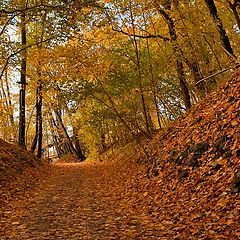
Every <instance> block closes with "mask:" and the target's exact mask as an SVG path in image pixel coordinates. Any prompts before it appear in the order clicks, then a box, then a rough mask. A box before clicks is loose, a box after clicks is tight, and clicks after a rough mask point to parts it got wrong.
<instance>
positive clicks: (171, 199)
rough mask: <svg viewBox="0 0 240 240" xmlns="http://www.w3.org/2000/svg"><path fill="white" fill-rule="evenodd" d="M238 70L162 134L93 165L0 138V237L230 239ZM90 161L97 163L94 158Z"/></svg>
mask: <svg viewBox="0 0 240 240" xmlns="http://www.w3.org/2000/svg"><path fill="white" fill-rule="evenodd" d="M239 126H240V73H236V74H235V75H233V77H232V78H231V79H230V80H229V81H227V82H226V83H225V84H223V85H222V87H221V88H220V89H218V90H217V91H215V92H213V93H211V94H209V95H208V96H207V97H206V98H205V99H203V100H202V101H201V102H199V103H198V104H197V105H196V106H194V107H192V109H191V111H190V112H189V113H187V114H185V115H184V116H182V118H180V119H178V120H177V121H175V122H173V123H172V124H171V125H170V126H169V127H168V128H166V129H162V130H161V131H159V132H157V133H155V135H154V136H153V137H152V139H145V140H143V141H142V146H144V148H145V152H146V153H147V155H148V156H146V154H143V151H142V147H139V146H138V147H136V145H134V144H133V143H131V142H130V143H128V144H127V145H125V146H122V147H119V148H118V149H117V148H115V149H112V150H109V151H108V152H106V153H105V154H104V155H102V156H101V159H96V160H95V161H86V162H83V163H73V162H71V161H68V160H69V159H66V160H67V161H66V162H64V161H62V162H59V163H54V164H52V165H51V166H50V167H49V166H48V164H45V163H41V162H39V160H37V159H36V158H35V157H34V156H33V155H31V154H28V153H27V152H26V153H24V155H23V169H24V171H23V174H19V173H17V172H18V160H17V159H18V152H17V148H16V147H14V145H11V144H8V143H6V142H4V141H2V140H0V195H1V197H0V240H8V239H9V240H43V239H44V240H55V239H56V240H57V239H65V240H78V239H80V240H81V239H83V240H84V239H89V240H98V239H99V240H105V239H112V240H114V239H120V240H121V239H129V240H135V239H136V240H137V239H138V240H144V239H147V240H151V239H154V240H158V239H160V240H174V239H175V240H212V239H213V240H215V239H219V240H224V239H226V240H235V239H236V240H238V239H240V127H239ZM99 160H100V161H99Z"/></svg>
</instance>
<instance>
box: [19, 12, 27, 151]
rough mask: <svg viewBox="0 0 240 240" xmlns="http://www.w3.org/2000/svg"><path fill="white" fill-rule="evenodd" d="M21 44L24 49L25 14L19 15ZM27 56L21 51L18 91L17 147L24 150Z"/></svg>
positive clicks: (25, 42) (25, 40) (25, 39)
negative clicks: (19, 85)
mask: <svg viewBox="0 0 240 240" xmlns="http://www.w3.org/2000/svg"><path fill="white" fill-rule="evenodd" d="M20 19H21V44H22V48H25V47H26V44H27V37H26V16H25V12H22V13H21V16H20ZM26 59H27V55H26V50H23V51H22V56H21V80H20V82H19V83H20V84H21V89H20V98H19V102H20V104H19V106H20V108H19V146H20V148H26V142H25V128H26V119H25V108H26V106H25V96H26V70H27V60H26Z"/></svg>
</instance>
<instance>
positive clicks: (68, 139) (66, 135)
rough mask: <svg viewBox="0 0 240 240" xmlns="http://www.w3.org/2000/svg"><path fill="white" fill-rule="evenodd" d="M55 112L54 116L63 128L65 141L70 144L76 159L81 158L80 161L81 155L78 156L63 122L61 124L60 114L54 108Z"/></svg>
mask: <svg viewBox="0 0 240 240" xmlns="http://www.w3.org/2000/svg"><path fill="white" fill-rule="evenodd" d="M55 114H56V116H57V119H58V122H59V123H60V127H61V128H62V130H63V133H64V136H65V138H66V139H67V142H68V143H69V146H70V148H71V150H72V152H73V153H74V155H75V156H76V157H77V159H78V160H81V161H82V160H83V159H82V158H81V157H82V156H79V155H78V152H77V151H76V149H75V148H74V146H73V143H72V140H71V138H70V137H69V135H68V133H67V130H66V128H65V126H64V124H63V121H62V118H61V116H60V114H59V112H58V111H57V110H55Z"/></svg>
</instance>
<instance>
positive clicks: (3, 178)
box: [0, 139, 47, 209]
mask: <svg viewBox="0 0 240 240" xmlns="http://www.w3.org/2000/svg"><path fill="white" fill-rule="evenodd" d="M21 165H22V172H23V173H22V174H21V173H20V168H19V148H18V147H17V146H16V145H14V144H10V143H7V142H5V141H3V140H1V139H0V196H1V198H0V209H2V208H4V207H6V206H7V205H8V204H9V203H10V202H12V201H13V200H14V199H19V198H22V197H24V192H25V191H26V190H29V189H31V188H33V187H35V186H36V185H37V184H38V183H39V181H40V178H41V177H42V176H43V175H44V174H45V171H46V169H47V164H46V163H44V162H40V160H39V159H38V158H36V157H35V156H34V155H33V154H32V153H30V152H27V151H25V150H24V151H23V152H22V153H21Z"/></svg>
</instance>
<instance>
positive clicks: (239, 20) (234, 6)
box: [227, 0, 240, 29]
mask: <svg viewBox="0 0 240 240" xmlns="http://www.w3.org/2000/svg"><path fill="white" fill-rule="evenodd" d="M227 3H228V6H229V8H230V9H231V10H232V12H233V15H234V17H235V19H236V22H237V25H238V28H239V29H240V17H239V15H238V11H237V6H238V4H237V1H236V0H235V1H234V3H231V1H228V0H227Z"/></svg>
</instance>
